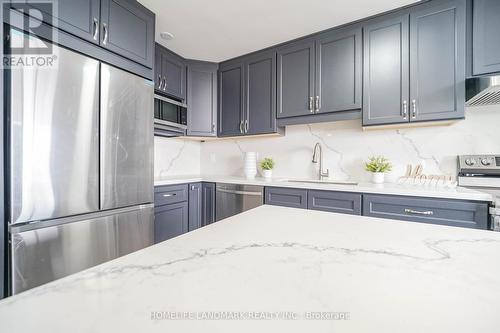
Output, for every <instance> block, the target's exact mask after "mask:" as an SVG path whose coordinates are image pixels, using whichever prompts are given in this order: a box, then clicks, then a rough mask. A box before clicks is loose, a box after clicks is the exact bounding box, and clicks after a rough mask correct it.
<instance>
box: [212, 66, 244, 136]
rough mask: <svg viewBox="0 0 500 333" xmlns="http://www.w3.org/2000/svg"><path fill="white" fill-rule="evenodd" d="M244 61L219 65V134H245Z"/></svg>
mask: <svg viewBox="0 0 500 333" xmlns="http://www.w3.org/2000/svg"><path fill="white" fill-rule="evenodd" d="M243 95H244V91H243V62H241V61H240V60H238V61H233V62H230V63H224V64H221V65H220V66H219V112H218V121H219V128H218V131H219V136H237V135H242V134H243V107H244V106H243Z"/></svg>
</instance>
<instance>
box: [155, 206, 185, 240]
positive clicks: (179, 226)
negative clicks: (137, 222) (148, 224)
mask: <svg viewBox="0 0 500 333" xmlns="http://www.w3.org/2000/svg"><path fill="white" fill-rule="evenodd" d="M188 220H189V217H188V203H187V202H186V201H185V202H181V203H176V204H172V205H164V206H159V207H155V222H154V240H155V244H156V243H160V242H163V241H165V240H167V239H170V238H173V237H177V236H179V235H182V234H184V233H186V232H188Z"/></svg>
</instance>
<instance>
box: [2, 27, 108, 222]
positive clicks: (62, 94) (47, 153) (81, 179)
mask: <svg viewBox="0 0 500 333" xmlns="http://www.w3.org/2000/svg"><path fill="white" fill-rule="evenodd" d="M10 35H11V42H12V43H16V44H18V45H19V43H22V39H25V41H24V42H25V43H28V37H26V35H24V34H22V33H21V32H18V31H15V30H12V31H11V34H10ZM33 40H37V38H36V37H34V36H31V37H30V41H31V42H33ZM14 45H15V44H14ZM52 47H53V52H54V54H55V55H57V66H55V67H54V68H52V67H49V68H47V67H36V66H19V67H15V68H12V69H11V70H10V71H9V74H10V80H7V81H6V85H8V86H10V87H9V89H8V91H10V104H9V108H8V111H7V112H8V114H9V122H8V124H9V125H8V126H9V132H10V135H9V147H10V153H9V158H8V159H9V165H10V168H9V169H10V191H9V192H10V193H9V201H10V214H9V215H10V218H9V222H10V223H18V222H26V221H36V220H43V219H54V218H59V217H63V216H69V215H77V214H84V213H88V212H92V211H96V210H98V209H99V207H98V205H99V188H98V185H99V179H98V176H99V169H98V166H99V164H98V158H99V88H98V87H99V62H98V61H96V60H93V59H91V58H88V57H85V56H82V55H80V54H78V53H76V52H72V51H69V50H66V49H64V48H62V47H59V46H57V45H52ZM30 52H31V53H33V52H35V51H30Z"/></svg>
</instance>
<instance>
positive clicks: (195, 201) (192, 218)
mask: <svg viewBox="0 0 500 333" xmlns="http://www.w3.org/2000/svg"><path fill="white" fill-rule="evenodd" d="M202 194H203V193H202V185H201V183H192V184H189V228H188V230H189V231H193V230H195V229H198V228H200V227H201V221H202V218H201V215H202V213H201V212H202V210H201V208H202V207H201V206H202V200H203V199H202Z"/></svg>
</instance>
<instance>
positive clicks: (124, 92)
mask: <svg viewBox="0 0 500 333" xmlns="http://www.w3.org/2000/svg"><path fill="white" fill-rule="evenodd" d="M153 90H154V88H153V83H152V82H151V81H148V80H145V79H142V78H140V77H138V76H135V75H132V74H129V73H127V72H125V71H122V70H120V69H117V68H114V67H111V66H109V65H106V64H102V65H101V193H100V198H101V209H113V208H117V207H125V206H131V205H137V204H143V203H150V202H153V110H154V106H153Z"/></svg>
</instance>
